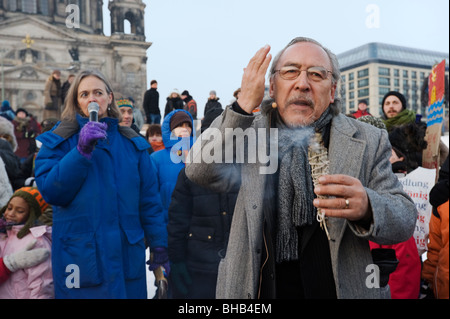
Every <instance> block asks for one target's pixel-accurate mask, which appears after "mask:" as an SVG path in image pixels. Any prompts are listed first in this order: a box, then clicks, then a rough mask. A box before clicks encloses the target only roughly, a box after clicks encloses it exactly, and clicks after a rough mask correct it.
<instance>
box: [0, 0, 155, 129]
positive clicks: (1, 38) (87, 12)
mask: <svg viewBox="0 0 450 319" xmlns="http://www.w3.org/2000/svg"><path fill="white" fill-rule="evenodd" d="M145 7H146V5H145V4H144V3H143V1H142V0H110V1H109V3H108V9H109V11H110V14H111V35H110V36H105V35H104V31H103V0H0V63H1V64H0V72H1V82H0V92H1V96H0V98H1V99H2V100H4V99H6V100H9V101H10V103H11V105H12V107H13V109H17V108H19V107H20V108H25V109H26V110H28V111H29V112H31V113H32V114H33V115H34V116H35V117H36V118H37V119H38V120H39V121H41V120H42V111H43V107H44V86H45V82H46V80H47V79H48V78H49V77H50V76H51V73H52V71H53V70H60V71H61V83H63V82H64V81H65V80H66V79H67V77H68V75H69V74H76V73H77V72H78V71H80V70H83V69H97V70H99V71H101V72H102V73H103V74H104V75H105V76H106V77H107V78H108V79H109V80H110V82H111V84H112V86H113V90H114V92H115V95H116V96H117V97H120V96H124V97H128V96H131V97H133V98H134V99H135V100H136V104H137V105H138V106H139V105H142V97H143V95H144V92H145V90H146V87H147V85H146V84H147V79H146V77H147V76H146V68H147V54H146V52H147V49H148V48H149V47H150V46H151V43H150V42H146V41H145V34H144V13H145ZM126 21H128V23H129V25H130V28H129V29H130V30H129V32H128V33H125V31H124V29H125V28H124V24H125V22H126Z"/></svg>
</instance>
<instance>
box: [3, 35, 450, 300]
mask: <svg viewBox="0 0 450 319" xmlns="http://www.w3.org/2000/svg"><path fill="white" fill-rule="evenodd" d="M269 52H270V46H264V47H263V48H261V49H260V50H258V52H256V54H255V55H254V57H253V58H252V59H251V60H250V62H249V64H248V66H247V68H245V69H244V74H243V76H242V82H241V87H240V88H239V89H237V90H236V91H235V92H234V94H233V95H234V97H235V100H234V102H233V103H232V104H231V105H229V106H227V107H225V108H223V107H222V105H221V103H220V102H219V98H218V97H217V95H216V91H215V90H211V91H210V92H209V98H208V101H207V103H206V105H205V109H204V114H203V117H202V118H201V123H202V125H201V133H202V135H201V136H200V138H197V139H195V137H196V132H195V130H196V127H195V125H194V120H196V119H197V117H198V114H197V102H196V101H195V99H194V98H193V97H192V96H191V95H190V93H189V91H188V90H184V91H182V93H181V94H180V93H179V91H178V89H173V90H172V91H171V92H170V94H169V96H168V97H167V98H166V104H165V106H164V109H162V108H160V104H159V101H160V97H159V92H158V82H157V81H156V80H152V81H151V82H150V88H149V89H148V90H147V91H146V92H145V94H144V96H143V104H142V110H143V113H142V112H141V111H140V108H139V107H137V106H136V105H135V101H134V99H133V98H132V97H122V96H116V95H115V92H113V90H112V87H111V85H110V83H109V81H108V79H107V78H106V77H105V76H104V75H103V74H101V73H100V72H98V71H88V70H84V71H81V72H79V73H78V74H71V75H69V77H68V78H67V81H66V82H65V83H63V84H61V72H60V71H58V70H55V71H54V72H53V73H52V74H51V75H50V77H49V79H48V81H47V83H46V85H45V105H44V120H43V121H42V122H40V123H39V122H38V121H36V119H35V117H34V116H33V115H32V114H30V113H29V112H28V111H27V110H26V109H24V108H17V109H14V108H13V107H12V106H11V105H10V103H9V101H7V100H5V101H3V102H2V107H1V113H0V115H1V116H0V186H1V189H0V209H1V210H0V298H10V299H14V298H16V299H19V298H133V299H136V298H139V299H141V298H152V297H153V296H147V286H146V285H147V283H146V268H147V267H148V269H149V270H150V271H154V272H155V274H156V272H158V274H161V273H162V274H163V279H164V280H165V281H166V282H168V290H167V289H166V288H167V287H163V286H159V285H157V289H158V291H157V293H156V295H155V298H157V297H159V298H174V299H198V298H201V299H213V298H233V299H247V298H277V299H293V298H314V299H318V298H320V299H322V298H323V299H336V298H394V299H419V298H444V299H445V298H446V299H448V298H449V296H448V291H449V287H448V282H449V277H448V249H449V248H448V214H449V210H448V203H449V196H448V148H447V147H446V146H445V145H444V144H442V145H440V152H441V162H440V167H441V169H440V171H439V180H438V181H437V183H436V185H435V186H434V187H433V189H432V191H431V192H430V197H429V201H430V204H431V205H432V206H433V208H434V209H433V214H432V218H431V222H430V236H429V239H430V242H429V251H428V258H427V259H426V260H422V258H421V256H420V255H419V252H418V250H417V247H416V243H415V240H414V237H413V232H414V228H415V225H416V219H417V210H416V207H415V204H414V202H413V201H412V199H411V198H410V197H409V196H408V195H407V194H406V192H405V191H404V190H403V187H402V185H401V183H400V182H399V180H398V175H399V174H403V175H405V174H408V173H410V172H412V171H414V170H415V169H416V168H418V167H420V166H421V165H422V152H423V150H424V149H425V148H426V147H427V142H426V138H425V132H426V123H425V122H423V120H422V119H421V117H420V116H419V115H417V114H416V113H415V112H413V111H411V110H410V109H408V106H407V103H406V99H405V97H404V96H403V95H402V94H401V93H400V92H396V91H391V92H389V93H387V94H386V95H385V96H384V98H383V102H382V105H381V106H380V107H381V108H382V111H383V116H382V117H381V118H378V117H375V116H373V115H372V114H370V112H369V110H368V102H367V100H361V101H360V103H359V105H358V110H357V111H356V112H354V113H352V114H347V115H345V114H342V113H341V112H340V110H341V105H340V99H339V97H338V96H337V94H336V88H337V84H338V81H339V79H340V71H339V66H338V62H337V58H336V56H335V54H334V53H333V52H332V51H330V50H329V49H328V48H326V47H324V46H323V45H322V44H320V43H319V42H317V41H315V40H313V39H309V38H303V37H299V38H295V39H293V40H292V41H291V42H290V43H289V44H288V45H287V46H286V47H285V48H284V49H283V50H281V51H280V52H279V53H278V54H277V55H276V56H275V57H274V58H273V59H272V55H271V54H270V53H269ZM270 63H271V66H270ZM269 66H270V68H269ZM267 71H269V81H270V86H269V98H266V99H264V95H265V75H266V73H267ZM93 102H95V103H97V104H98V106H99V109H98V121H95V120H90V116H89V105H90V104H91V103H93ZM161 106H162V105H161ZM162 111H163V112H162ZM209 128H211V130H208V129H209ZM213 129H214V130H218V131H220V132H221V133H222V136H223V137H226V131H227V130H229V129H235V130H241V131H245V130H247V129H255V130H258V131H259V130H264V131H265V132H271V129H277V132H278V134H277V143H276V145H277V149H276V151H277V155H278V162H277V163H278V164H277V165H278V167H277V170H276V172H275V173H274V174H261V173H260V168H261V163H255V162H252V161H244V162H241V161H238V160H237V159H236V156H237V155H236V154H237V151H235V152H233V153H232V154H233V156H234V157H233V160H232V161H229V160H226V161H210V160H207V159H206V158H205V157H202V156H201V154H202V151H201V150H205V149H206V150H209V151H210V152H219V153H220V154H219V155H220V156H219V158H226V157H227V156H229V153H226V152H227V151H229V150H230V149H233V150H237V148H238V147H239V149H244V152H250V149H247V148H245V145H247V144H248V143H249V142H248V141H244V144H245V145H244V148H242V147H241V145H236V143H237V142H236V140H237V139H231V141H230V140H228V139H226V138H211V135H210V134H209V132H212V131H213ZM267 134H268V136H267V138H266V139H260V140H257V141H256V142H257V147H258V148H261V147H263V146H264V147H265V146H266V145H262V144H259V143H265V144H270V146H271V147H273V145H274V144H273V143H272V142H273V141H271V138H272V137H271V136H270V134H269V133H267ZM203 137H204V138H203ZM313 137H314V139H315V144H314V145H315V146H314V147H315V149H318V150H319V151H320V152H321V154H325V157H324V158H326V160H325V161H323V160H322V162H320V163H317V160H316V158H314V157H313V156H312V155H311V154H312V151H311V150H312V149H313V146H312V144H311V142H310V140H313ZM199 150H200V151H199ZM244 158H248V157H246V156H244ZM319 164H320V165H319ZM318 165H319V166H321V169H324V168H326V170H322V171H321V173H320V172H319V173H318V172H317V170H316V169H317V167H318ZM147 249H149V250H150V258H149V259H148V260H146V253H145V252H146V250H147ZM372 264H375V265H376V266H377V267H379V269H380V274H379V276H378V277H377V280H376V282H375V284H374V286H373V285H367V277H368V273H367V266H368V265H372ZM156 277H157V278H159V277H160V276H159V275H158V276H156ZM155 284H157V283H156V282H155Z"/></svg>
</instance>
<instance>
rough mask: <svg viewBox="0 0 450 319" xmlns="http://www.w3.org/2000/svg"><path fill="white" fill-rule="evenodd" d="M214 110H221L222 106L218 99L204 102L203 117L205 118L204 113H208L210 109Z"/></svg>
mask: <svg viewBox="0 0 450 319" xmlns="http://www.w3.org/2000/svg"><path fill="white" fill-rule="evenodd" d="M214 108H222V104H220V102H219V98H215V99H213V100H211V99H208V102H206V104H205V110H204V111H203V114H204V116H206V113H208V111H209V110H210V109H214Z"/></svg>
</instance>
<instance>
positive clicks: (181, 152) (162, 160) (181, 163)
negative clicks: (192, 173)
mask: <svg viewBox="0 0 450 319" xmlns="http://www.w3.org/2000/svg"><path fill="white" fill-rule="evenodd" d="M192 127H193V120H192V116H191V114H190V113H189V112H187V111H185V110H174V111H172V112H170V113H169V114H167V116H166V117H165V118H164V121H163V124H162V126H161V132H162V138H163V142H164V146H165V148H164V149H162V150H160V151H157V152H154V153H152V154H151V155H150V158H151V159H152V163H153V165H154V167H155V170H156V175H157V177H158V187H159V194H160V195H161V202H162V205H163V209H164V218H165V221H166V223H167V222H168V210H169V205H170V200H171V197H172V192H173V190H174V188H175V184H176V183H177V179H178V174H179V173H180V171H181V170H182V169H183V167H185V162H186V156H187V153H188V152H189V149H190V148H191V146H192V144H193V132H194V131H193V129H192Z"/></svg>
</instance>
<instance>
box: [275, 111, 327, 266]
mask: <svg viewBox="0 0 450 319" xmlns="http://www.w3.org/2000/svg"><path fill="white" fill-rule="evenodd" d="M332 117H333V115H332V113H331V111H330V109H329V108H328V109H327V110H325V112H324V113H323V114H322V115H321V117H320V118H319V119H318V120H317V121H316V122H314V123H313V124H311V125H310V126H307V127H302V128H295V129H292V128H288V127H286V126H285V125H284V124H283V123H280V121H278V122H277V126H278V128H279V131H278V136H279V142H278V156H279V158H280V161H279V163H280V166H279V178H278V216H277V232H276V261H277V262H282V261H287V260H297V259H298V233H297V227H301V226H305V225H311V224H312V223H313V221H314V220H315V218H316V209H315V207H314V206H313V199H314V186H313V181H312V177H311V167H310V165H309V161H308V145H309V142H310V139H311V137H312V136H313V134H314V131H316V132H322V130H323V128H324V127H325V126H326V125H327V124H328V123H330V121H331V119H332Z"/></svg>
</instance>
